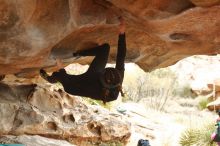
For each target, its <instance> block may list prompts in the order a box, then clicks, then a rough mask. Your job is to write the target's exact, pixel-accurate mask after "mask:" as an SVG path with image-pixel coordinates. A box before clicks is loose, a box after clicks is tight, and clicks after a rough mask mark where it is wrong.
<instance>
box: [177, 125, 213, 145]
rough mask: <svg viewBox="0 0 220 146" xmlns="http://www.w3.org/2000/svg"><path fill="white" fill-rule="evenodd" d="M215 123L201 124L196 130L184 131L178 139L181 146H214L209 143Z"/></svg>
mask: <svg viewBox="0 0 220 146" xmlns="http://www.w3.org/2000/svg"><path fill="white" fill-rule="evenodd" d="M215 128H216V127H215V123H214V122H211V123H206V124H202V125H201V126H199V127H196V128H188V129H186V130H185V131H184V132H183V133H182V134H181V137H180V145H182V146H216V144H215V143H212V141H211V138H210V137H211V134H212V133H213V132H214V131H215Z"/></svg>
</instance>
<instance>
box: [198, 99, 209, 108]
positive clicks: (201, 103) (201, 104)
mask: <svg viewBox="0 0 220 146" xmlns="http://www.w3.org/2000/svg"><path fill="white" fill-rule="evenodd" d="M208 103H209V100H208V99H207V98H205V97H203V98H201V99H200V101H199V103H198V109H200V110H203V109H205V108H206V106H207V104H208Z"/></svg>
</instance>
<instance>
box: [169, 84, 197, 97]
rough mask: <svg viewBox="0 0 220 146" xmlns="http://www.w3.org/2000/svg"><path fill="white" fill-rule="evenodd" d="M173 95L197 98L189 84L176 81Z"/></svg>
mask: <svg viewBox="0 0 220 146" xmlns="http://www.w3.org/2000/svg"><path fill="white" fill-rule="evenodd" d="M173 95H174V96H179V97H184V98H195V97H196V96H197V95H196V94H194V93H193V92H192V90H191V87H190V85H189V84H185V85H182V86H181V85H180V84H179V83H178V82H177V83H176V85H175V87H174V90H173Z"/></svg>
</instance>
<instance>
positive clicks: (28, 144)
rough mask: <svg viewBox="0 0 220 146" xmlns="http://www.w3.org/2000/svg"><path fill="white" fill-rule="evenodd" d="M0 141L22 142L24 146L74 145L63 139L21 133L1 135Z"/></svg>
mask: <svg viewBox="0 0 220 146" xmlns="http://www.w3.org/2000/svg"><path fill="white" fill-rule="evenodd" d="M0 143H3V144H12V143H13V144H14V143H16V144H24V145H25V146H75V145H73V144H71V143H69V142H67V141H64V140H56V139H51V138H46V137H41V136H38V135H35V136H31V135H29V136H28V135H21V136H12V135H10V136H9V135H8V136H1V137H0Z"/></svg>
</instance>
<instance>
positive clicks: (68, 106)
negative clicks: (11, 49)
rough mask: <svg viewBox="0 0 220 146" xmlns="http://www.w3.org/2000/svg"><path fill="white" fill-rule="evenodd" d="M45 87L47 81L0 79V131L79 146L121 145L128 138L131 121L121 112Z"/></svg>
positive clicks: (5, 133)
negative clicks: (44, 82)
mask: <svg viewBox="0 0 220 146" xmlns="http://www.w3.org/2000/svg"><path fill="white" fill-rule="evenodd" d="M48 89H50V86H49V85H40V84H38V85H36V84H27V85H24V84H20V83H16V84H15V83H13V84H5V83H0V97H1V98H0V117H1V118H0V135H9V134H10V135H18V136H19V135H24V134H26V135H39V136H43V137H48V138H55V139H60V140H67V141H69V142H70V143H73V144H76V145H79V146H80V145H90V144H91V145H92V144H100V143H108V144H109V143H120V144H123V145H124V144H125V143H127V141H128V140H129V137H130V123H129V122H128V121H127V120H126V119H125V118H123V117H122V116H120V115H117V114H112V113H111V112H109V111H108V110H106V109H104V108H102V107H100V106H89V105H86V104H85V103H83V101H82V100H81V99H80V98H77V97H73V96H70V95H68V94H66V93H65V92H64V91H62V90H55V89H53V88H51V90H48ZM52 89H53V90H52ZM33 142H34V141H33Z"/></svg>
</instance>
